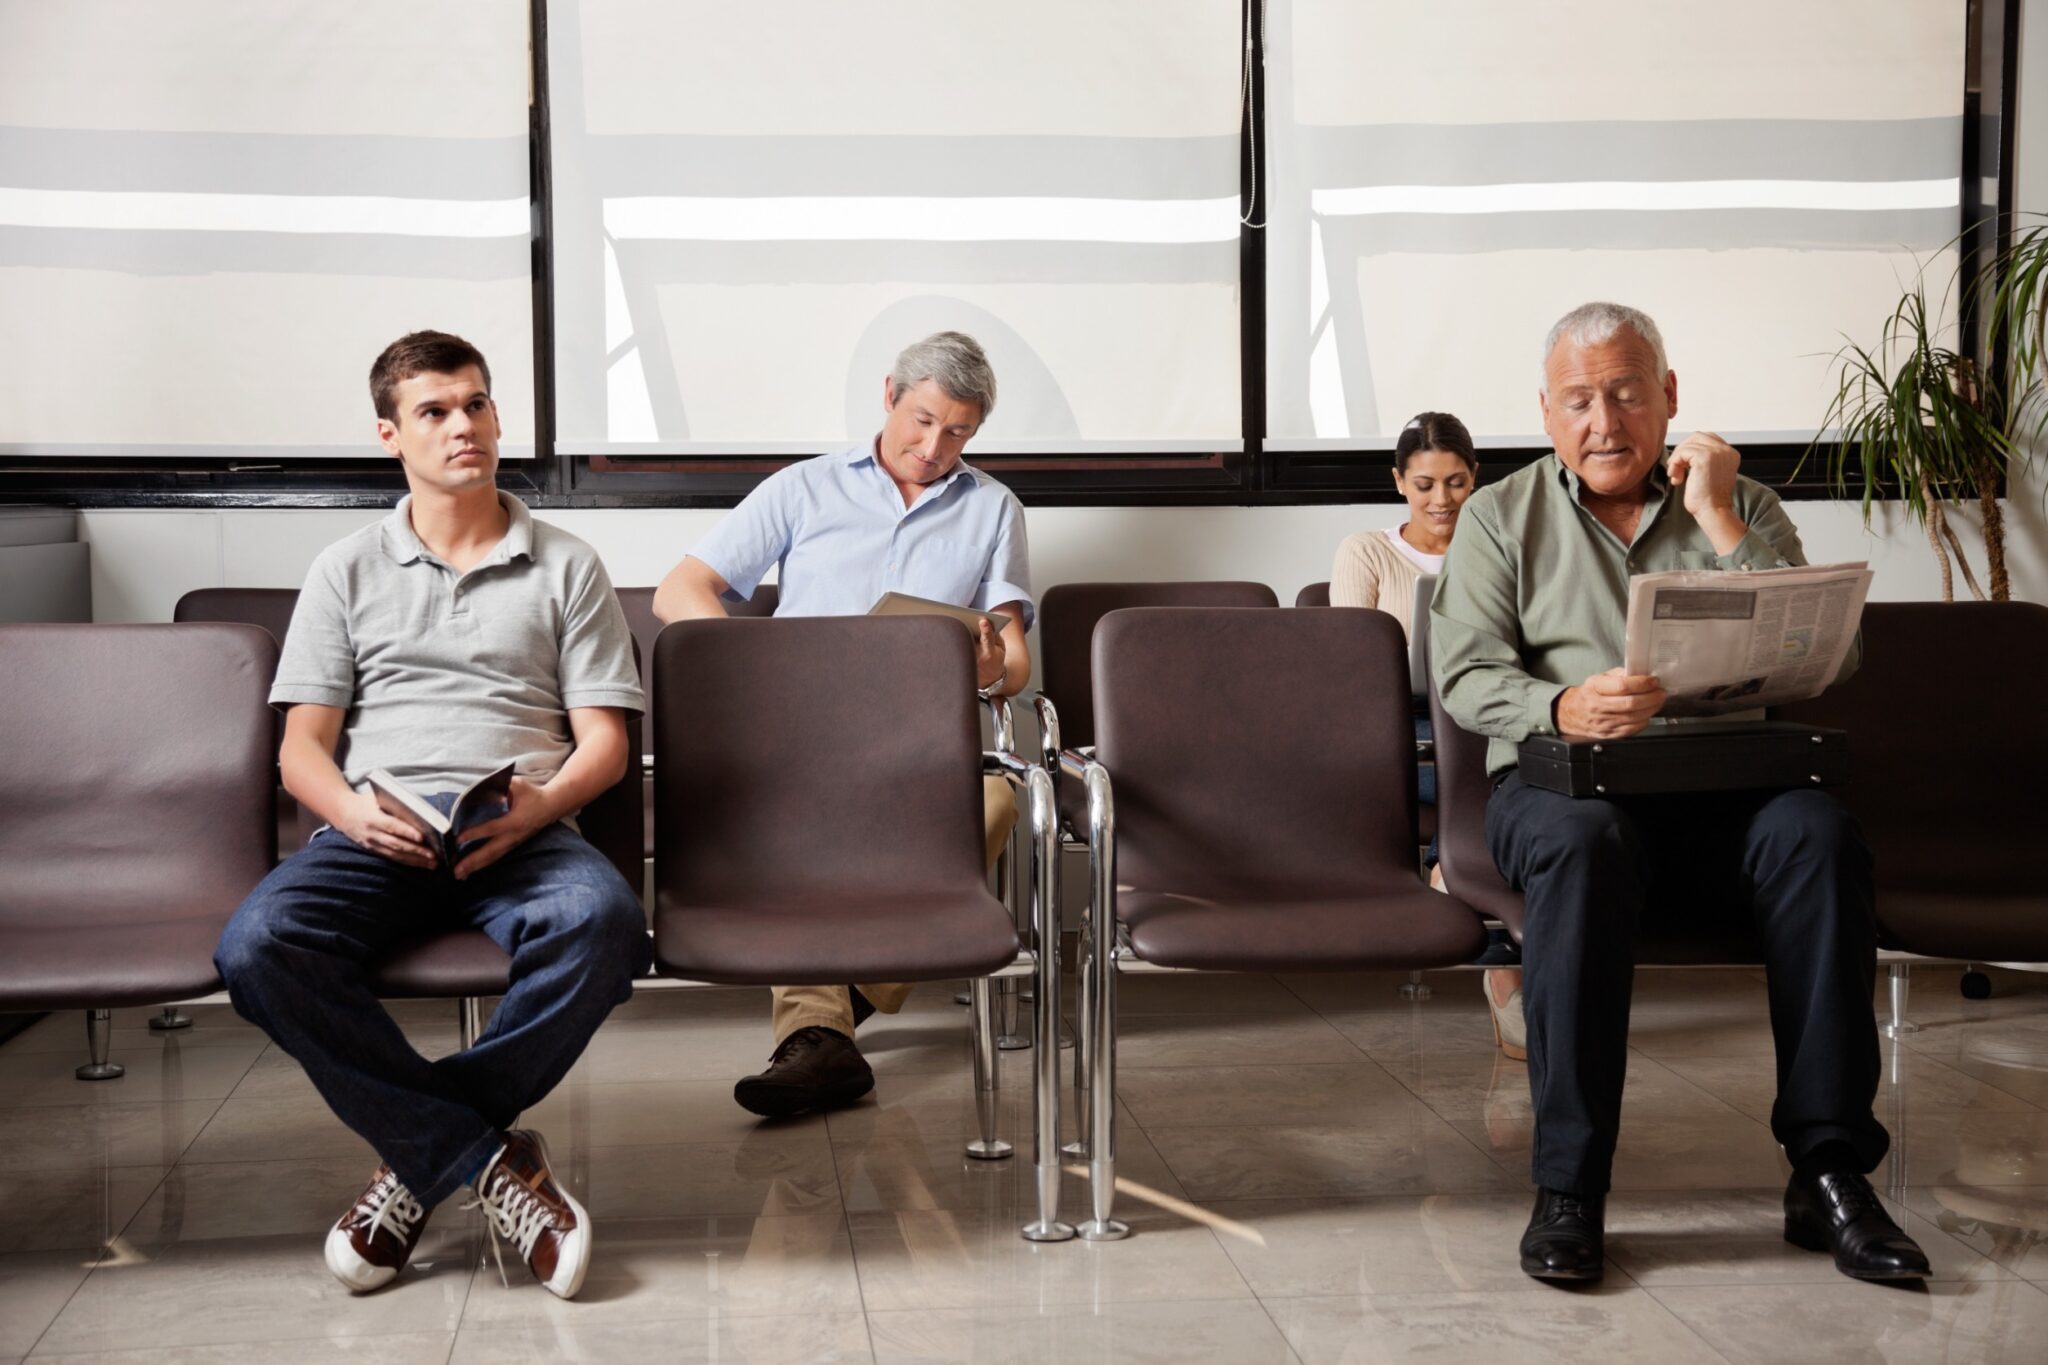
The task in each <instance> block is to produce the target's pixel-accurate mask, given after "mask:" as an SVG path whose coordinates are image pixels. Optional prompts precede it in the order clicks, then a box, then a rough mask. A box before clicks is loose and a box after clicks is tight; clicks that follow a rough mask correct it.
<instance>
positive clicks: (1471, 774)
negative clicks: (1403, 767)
mask: <svg viewBox="0 0 2048 1365" xmlns="http://www.w3.org/2000/svg"><path fill="white" fill-rule="evenodd" d="M1429 719H1430V729H1431V732H1432V734H1433V736H1434V739H1433V743H1434V745H1435V747H1436V842H1437V866H1439V867H1441V868H1442V869H1443V874H1444V886H1445V887H1446V888H1448V889H1449V891H1450V893H1451V894H1452V895H1454V896H1456V897H1457V898H1458V899H1459V900H1461V901H1463V902H1465V904H1467V905H1469V906H1471V907H1472V908H1473V909H1474V910H1477V911H1479V912H1480V913H1481V914H1484V915H1491V916H1492V917H1493V918H1494V919H1497V920H1499V921H1500V922H1501V923H1502V924H1505V925H1506V926H1507V927H1508V930H1509V932H1511V933H1512V934H1514V936H1515V937H1516V938H1520V937H1521V936H1522V913H1523V906H1522V893H1521V892H1519V891H1515V890H1512V889H1511V888H1510V887H1509V886H1508V884H1507V883H1506V882H1505V881H1503V880H1502V879H1501V875H1500V870H1499V869H1498V868H1496V867H1495V866H1494V865H1493V854H1492V852H1491V851H1490V850H1489V849H1488V848H1487V846H1486V802H1487V799H1488V798H1489V797H1491V796H1492V795H1493V782H1492V780H1491V779H1490V778H1488V777H1487V775H1486V737H1485V736H1483V735H1475V734H1473V733H1472V732H1471V731H1469V730H1466V729H1463V728H1462V727H1460V726H1459V724H1458V722H1456V721H1455V720H1452V719H1451V716H1450V713H1449V712H1447V711H1445V710H1444V704H1443V700H1442V698H1440V697H1438V696H1437V694H1436V678H1435V677H1434V676H1433V675H1432V676H1431V678H1430V680H1429Z"/></svg>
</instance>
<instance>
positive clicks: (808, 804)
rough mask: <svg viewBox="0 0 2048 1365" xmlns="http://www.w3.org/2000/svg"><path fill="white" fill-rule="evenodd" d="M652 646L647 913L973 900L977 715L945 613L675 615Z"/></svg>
mask: <svg viewBox="0 0 2048 1365" xmlns="http://www.w3.org/2000/svg"><path fill="white" fill-rule="evenodd" d="M654 649H655V668H654V679H655V682H654V687H655V692H654V698H655V699H654V710H655V712H656V713H657V714H659V715H660V716H662V717H663V718H664V722H663V723H662V724H661V725H660V726H659V728H658V730H657V733H656V735H655V738H654V741H653V742H654V745H655V748H654V753H655V768H654V782H655V793H656V800H655V844H656V847H657V848H658V849H659V850H660V855H659V856H658V857H657V858H656V859H655V876H656V900H657V913H658V914H659V913H664V912H666V911H667V910H668V909H669V908H671V907H673V906H684V907H687V906H689V905H718V904H723V905H726V906H731V905H734V904H740V903H746V902H755V901H759V900H762V899H763V898H767V899H774V898H778V897H782V898H790V897H794V898H798V899H802V900H804V901H806V902H807V903H809V904H811V905H812V906H813V907H816V906H818V905H819V904H821V903H829V901H830V900H831V899H833V898H836V897H841V896H856V895H860V894H862V893H863V892H867V891H872V890H874V889H876V888H887V889H890V890H893V891H898V892H901V893H903V894H905V895H910V894H916V893H924V892H930V893H941V894H943V893H955V892H959V891H962V890H970V891H973V892H975V893H976V894H983V893H984V888H985V885H986V881H985V871H984V868H983V862H982V860H983V853H982V824H981V804H982V803H981V726H980V717H979V715H978V713H977V709H976V703H975V700H974V659H973V649H972V646H971V643H970V640H969V637H968V634H967V632H966V631H964V630H962V629H961V628H960V625H959V623H958V622H956V621H953V620H950V619H948V618H946V617H941V616H895V617H870V616H852V617H825V616H821V617H807V618H799V619H786V620H775V621H769V622H760V623H754V622H745V623H742V622H735V621H719V620H705V621H678V622H676V623H675V624H673V625H671V626H669V627H668V628H667V629H666V630H664V631H662V633H661V636H660V638H659V639H658V640H657V641H656V642H655V646H654Z"/></svg>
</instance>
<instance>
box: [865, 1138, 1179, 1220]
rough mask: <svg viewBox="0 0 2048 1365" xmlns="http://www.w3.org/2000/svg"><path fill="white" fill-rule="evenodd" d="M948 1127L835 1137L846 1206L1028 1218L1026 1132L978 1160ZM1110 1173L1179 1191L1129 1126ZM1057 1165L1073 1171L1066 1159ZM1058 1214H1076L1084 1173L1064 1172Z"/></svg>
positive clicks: (1172, 1193)
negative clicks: (1004, 1150) (1002, 1154)
mask: <svg viewBox="0 0 2048 1365" xmlns="http://www.w3.org/2000/svg"><path fill="white" fill-rule="evenodd" d="M963 1141H964V1139H963V1137H962V1136H961V1135H959V1134H954V1133H930V1134H927V1133H922V1132H919V1131H917V1130H916V1129H915V1128H912V1127H909V1126H907V1125H906V1126H904V1127H902V1128H900V1129H899V1128H892V1127H890V1126H887V1125H880V1126H877V1127H875V1128H874V1129H872V1130H870V1132H869V1134H868V1135H867V1136H865V1137H861V1138H851V1139H845V1140H835V1141H834V1142H833V1144H832V1150H833V1155H834V1157H835V1159H836V1160H837V1162H838V1166H839V1183H840V1188H841V1189H842V1190H843V1192H844V1197H845V1200H846V1207H847V1208H848V1209H849V1210H855V1211H862V1212H865V1211H893V1210H903V1209H960V1210H978V1211H981V1212H984V1213H987V1214H989V1215H991V1216H1007V1217H1010V1218H1012V1219H1013V1220H1014V1221H1016V1222H1017V1223H1019V1224H1022V1223H1024V1222H1026V1221H1028V1220H1029V1219H1031V1218H1032V1217H1034V1216H1036V1209H1037V1207H1038V1203H1037V1199H1038V1196H1037V1175H1036V1167H1035V1166H1034V1165H1033V1163H1032V1151H1031V1137H1030V1134H1029V1133H1028V1132H1027V1133H1023V1134H1021V1135H1019V1136H1018V1137H1016V1138H1015V1139H1013V1143H1014V1150H1013V1152H1012V1154H1011V1155H1010V1156H1009V1157H1007V1158H1005V1159H1003V1160H1000V1161H981V1160H977V1159H975V1158H973V1157H969V1156H967V1155H966V1154H965V1152H964V1151H963V1149H962V1144H963ZM1116 1154H1117V1161H1116V1174H1117V1178H1118V1179H1119V1180H1120V1181H1133V1182H1136V1183H1137V1184H1139V1185H1142V1186H1144V1187H1145V1188H1146V1189H1148V1190H1152V1191H1155V1192H1158V1193H1161V1194H1165V1195H1167V1196H1168V1197H1170V1198H1173V1199H1180V1198H1182V1197H1183V1191H1182V1189H1181V1187H1180V1183H1179V1182H1178V1181H1176V1180H1175V1179H1174V1177H1173V1173H1172V1172H1171V1171H1169V1170H1168V1169H1167V1167H1166V1163H1165V1162H1164V1161H1162V1160H1161V1159H1160V1157H1159V1154H1158V1152H1157V1151H1155V1150H1154V1149H1153V1147H1152V1144H1151V1143H1150V1142H1149V1141H1148V1140H1147V1139H1146V1137H1145V1135H1144V1133H1143V1132H1142V1131H1141V1130H1140V1129H1139V1128H1138V1127H1137V1126H1136V1125H1134V1124H1131V1123H1129V1122H1124V1123H1122V1124H1121V1125H1120V1126H1119V1128H1118V1130H1117V1145H1116ZM1059 1160H1060V1161H1061V1163H1062V1165H1063V1166H1065V1167H1071V1168H1072V1169H1073V1170H1075V1171H1078V1170H1079V1169H1080V1165H1079V1163H1078V1162H1075V1161H1073V1160H1071V1159H1069V1158H1067V1157H1061V1158H1059ZM1061 1199H1062V1201H1063V1203H1062V1210H1063V1212H1062V1216H1063V1217H1067V1218H1068V1220H1069V1221H1071V1220H1072V1218H1074V1217H1079V1216H1082V1215H1081V1214H1080V1212H1079V1211H1080V1209H1081V1208H1082V1207H1083V1206H1084V1205H1085V1204H1086V1201H1087V1199H1088V1194H1087V1186H1086V1181H1085V1179H1084V1178H1080V1177H1077V1176H1073V1175H1070V1176H1068V1177H1067V1178H1066V1180H1065V1182H1064V1184H1063V1186H1062V1190H1061Z"/></svg>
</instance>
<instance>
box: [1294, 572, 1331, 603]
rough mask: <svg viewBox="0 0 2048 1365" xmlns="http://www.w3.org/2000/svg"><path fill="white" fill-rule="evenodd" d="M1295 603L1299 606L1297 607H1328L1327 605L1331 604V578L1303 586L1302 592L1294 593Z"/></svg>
mask: <svg viewBox="0 0 2048 1365" xmlns="http://www.w3.org/2000/svg"><path fill="white" fill-rule="evenodd" d="M1294 605H1295V606H1297V607H1327V606H1329V605H1330V582H1329V580H1328V579H1324V580H1323V581H1322V582H1320V583H1311V584H1309V585H1308V586H1307V587H1305V588H1303V589H1302V590H1301V591H1300V592H1298V593H1296V594H1294Z"/></svg>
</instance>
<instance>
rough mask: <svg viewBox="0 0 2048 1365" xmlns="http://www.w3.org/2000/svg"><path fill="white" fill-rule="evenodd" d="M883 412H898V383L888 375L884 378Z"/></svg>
mask: <svg viewBox="0 0 2048 1365" xmlns="http://www.w3.org/2000/svg"><path fill="white" fill-rule="evenodd" d="M882 411H883V412H894V411H896V381H895V380H894V379H892V378H890V377H889V376H888V375H886V374H885V375H883V376H882Z"/></svg>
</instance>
